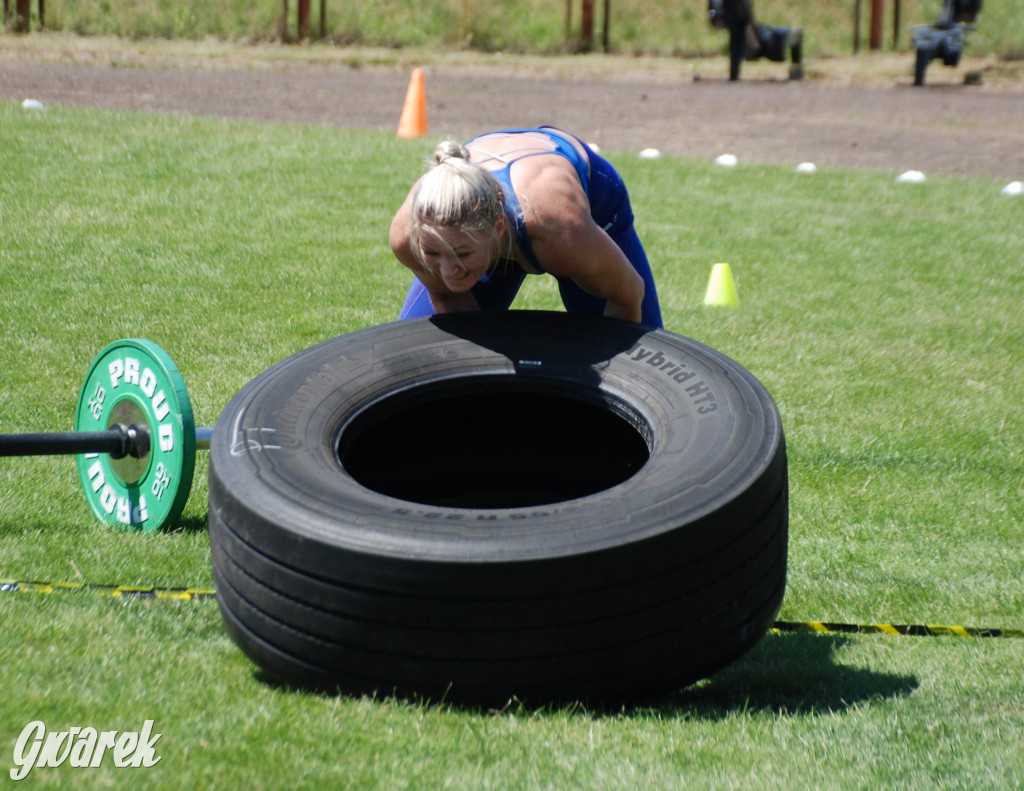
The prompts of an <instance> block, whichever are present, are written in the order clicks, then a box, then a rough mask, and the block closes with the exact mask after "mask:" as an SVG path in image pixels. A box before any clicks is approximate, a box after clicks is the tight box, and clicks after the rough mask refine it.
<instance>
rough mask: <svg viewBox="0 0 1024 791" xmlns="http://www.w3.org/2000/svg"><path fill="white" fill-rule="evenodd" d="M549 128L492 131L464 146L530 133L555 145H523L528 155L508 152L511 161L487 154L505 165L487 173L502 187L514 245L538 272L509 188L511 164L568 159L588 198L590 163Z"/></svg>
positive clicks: (574, 147)
mask: <svg viewBox="0 0 1024 791" xmlns="http://www.w3.org/2000/svg"><path fill="white" fill-rule="evenodd" d="M552 128H553V127H544V126H542V127H538V128H534V129H499V130H497V131H494V132H488V133H487V134H485V135H480V136H479V137H474V138H473V139H472V140H470V141H469V142H468V143H466V147H467V148H470V147H472V145H473V143H475V142H476V141H477V140H480V139H481V138H484V137H490V136H491V135H500V134H524V133H533V134H539V135H543V136H544V138H545V139H547V140H548V141H550V142H551V143H552V144H553V145H554V149H550V150H544V151H533V150H530V149H533V148H534V146H524V150H527V151H529V153H525V154H520V155H519V156H514V155H515V153H516V152H515V151H511V152H509V154H511V155H513V156H512V159H508V160H506V159H505V158H504V157H498V156H494V155H488V156H489V157H490V159H495V160H498V161H500V162H504V163H505V164H504V166H503V167H500V168H497V169H495V170H492V171H490V172H491V175H493V176H494V178H495V179H497V181H498V183H499V184H501V186H502V188H503V189H502V192H504V194H505V215H506V216H507V217H508V220H509V222H510V223H511V226H512V232H513V234H514V235H515V241H516V244H517V245H518V246H519V249H520V250H521V251H522V253H523V257H524V258H526V260H527V261H528V262H529V263H530V265H531V266H532V267H534V268H535V269H537V270H538V271H539V272H543V271H544V267H542V266H541V265H540V263H539V262H538V261H537V256H536V255H535V254H534V252H533V245H532V244H531V243H530V237H529V235H528V234H527V233H526V222H525V221H524V220H523V208H522V206H520V205H519V198H518V197H517V196H516V191H515V189H513V187H512V176H511V174H510V172H509V170H510V169H511V167H512V164H513V163H514V162H518V161H519V160H520V159H526V158H527V157H535V156H540V155H542V154H558V155H559V156H561V157H563V158H564V159H566V160H568V162H569V163H570V164H571V165H572V166H573V168H574V169H575V171H576V175H577V176H579V179H580V184H581V185H582V186H583V194H584V195H587V197H588V198H589V196H590V163H589V162H588V161H587V159H586V158H585V157H583V156H582V155H581V154H580V152H579V151H577V150H576V146H574V145H573V144H572V143H570V142H569V141H568V140H566V139H565V138H564V137H562V135H559V134H554V133H552V132H548V131H547V130H548V129H552ZM574 139H576V140H577V141H578V142H579V143H580V145H581V146H584V147H586V144H585V143H584V142H583V141H582V140H579V138H574ZM509 154H506V155H505V156H508V155H509ZM485 161H487V160H485Z"/></svg>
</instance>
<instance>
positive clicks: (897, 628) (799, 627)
mask: <svg viewBox="0 0 1024 791" xmlns="http://www.w3.org/2000/svg"><path fill="white" fill-rule="evenodd" d="M772 631H773V632H813V633H815V634H887V635H894V636H905V637H1024V629H988V628H978V627H973V626H941V625H938V624H920V623H913V624H894V623H865V624H852V623H828V622H825V621H776V622H775V625H774V626H773V627H772Z"/></svg>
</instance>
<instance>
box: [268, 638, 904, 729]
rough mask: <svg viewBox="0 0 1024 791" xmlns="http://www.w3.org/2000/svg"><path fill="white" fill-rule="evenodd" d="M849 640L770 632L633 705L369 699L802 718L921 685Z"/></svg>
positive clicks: (585, 713)
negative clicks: (855, 653)
mask: <svg viewBox="0 0 1024 791" xmlns="http://www.w3.org/2000/svg"><path fill="white" fill-rule="evenodd" d="M848 642H850V641H849V639H848V638H846V637H841V636H836V635H814V634H769V635H767V636H766V637H765V638H764V639H763V640H761V642H760V643H758V644H757V645H756V646H754V648H753V649H752V650H751V651H750V652H749V653H748V654H746V655H745V656H744V657H741V658H740V659H738V660H737V661H736V662H734V663H732V664H731V665H729V666H727V667H725V668H723V669H722V670H720V671H718V672H717V673H715V674H714V675H713V676H711V677H710V678H709V679H705V680H703V681H700V682H698V683H696V684H694V685H692V686H689V687H686V688H685V689H681V690H679V691H678V692H675V693H672V694H670V695H666V696H663V697H661V698H655V699H650V700H646V701H644V702H636V703H631V704H625V705H623V704H622V703H616V704H611V703H601V702H596V701H587V702H583V701H576V702H570V701H558V702H552V701H539V700H538V701H521V700H517V699H515V698H513V699H511V700H509V701H507V702H506V703H505V704H504V705H498V706H484V705H480V704H471V703H460V702H457V701H452V700H430V699H425V698H422V697H419V696H417V695H401V694H392V695H378V694H369V697H372V698H374V699H377V700H379V701H381V702H382V703H388V702H390V703H398V704H400V705H412V706H425V707H427V708H441V709H444V708H447V709H452V710H456V711H461V712H468V713H476V714H480V715H484V716H491V717H493V716H496V715H499V716H500V715H501V714H505V713H510V714H523V713H542V712H544V711H549V712H563V713H566V712H568V713H571V714H573V715H578V716H580V717H584V718H586V717H591V718H600V717H622V716H626V717H632V716H635V717H649V716H652V715H654V716H658V717H662V718H665V719H711V720H715V719H724V718H726V717H729V716H731V715H733V714H737V713H740V712H747V713H751V712H755V713H756V712H769V713H772V714H775V715H784V716H804V715H808V714H815V713H819V712H841V711H843V710H845V709H847V708H850V707H851V706H854V705H856V704H859V703H863V702H865V701H872V700H886V699H891V698H898V697H904V696H906V695H909V694H911V693H912V692H913V691H914V690H915V689H917V687H918V685H919V684H918V680H917V679H916V678H914V677H913V676H899V675H893V674H889V673H878V672H875V671H872V670H865V669H863V668H854V667H845V666H843V665H841V664H838V663H837V662H836V661H835V654H836V652H837V651H838V649H839V648H841V647H842V646H843V645H845V644H846V643H848ZM253 672H254V676H255V678H256V679H257V680H258V681H259V682H260V683H263V684H266V685H268V686H270V687H273V688H276V689H282V690H290V691H294V692H300V690H298V689H297V688H295V687H291V686H290V685H288V684H285V683H281V682H278V681H276V680H274V679H273V678H272V677H271V676H269V675H268V674H267V673H265V672H264V671H262V670H260V669H255V670H254V671H253ZM301 692H303V694H311V695H313V696H317V697H321V696H322V697H332V696H334V695H335V694H338V695H341V696H343V697H350V698H353V699H355V698H358V697H361V696H360V695H359V694H358V693H347V692H345V691H343V690H334V691H333V692H329V691H325V690H320V691H314V690H305V691H301Z"/></svg>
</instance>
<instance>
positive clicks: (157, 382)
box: [75, 338, 196, 531]
mask: <svg viewBox="0 0 1024 791" xmlns="http://www.w3.org/2000/svg"><path fill="white" fill-rule="evenodd" d="M118 423H120V424H122V425H125V426H132V425H135V426H139V427H141V428H144V429H145V430H146V431H147V432H148V435H149V438H150V442H149V449H148V451H146V452H143V453H141V454H140V458H134V457H131V456H127V457H125V458H123V459H112V458H111V457H110V456H109V455H107V454H105V453H87V454H83V455H80V456H78V457H77V459H78V477H79V480H80V481H81V483H82V490H83V491H84V492H85V498H86V500H87V501H88V502H89V507H90V508H92V511H93V513H94V514H96V516H97V517H98V518H99V520H100V521H101V522H104V523H107V524H111V525H115V526H117V527H120V528H123V529H130V528H136V529H141V530H146V531H152V530H161V529H163V528H166V527H170V526H171V525H173V524H174V522H175V520H176V519H177V518H178V517H179V516H180V515H181V512H182V510H183V509H184V507H185V502H186V501H187V500H188V496H189V492H190V491H191V488H192V473H193V471H194V470H195V462H196V426H195V420H194V418H193V416H192V402H191V401H190V400H189V397H188V392H187V391H186V390H185V381H184V380H183V379H182V377H181V373H180V372H179V371H178V367H177V366H176V365H175V364H174V362H173V361H172V360H171V358H170V357H169V356H168V355H167V353H166V352H164V350H163V349H161V348H160V347H159V346H157V345H156V344H155V343H153V342H152V341H147V340H144V339H142V338H130V339H126V340H120V341H115V342H114V343H112V344H110V345H109V346H107V348H105V349H104V350H103V351H102V352H100V353H99V355H98V356H97V357H96V359H95V360H93V363H92V365H91V366H90V368H89V373H88V375H87V376H86V378H85V383H84V385H83V386H82V392H81V393H80V394H79V396H78V409H77V411H76V413H75V430H76V431H105V430H107V429H109V428H110V427H111V426H114V425H117V424H118Z"/></svg>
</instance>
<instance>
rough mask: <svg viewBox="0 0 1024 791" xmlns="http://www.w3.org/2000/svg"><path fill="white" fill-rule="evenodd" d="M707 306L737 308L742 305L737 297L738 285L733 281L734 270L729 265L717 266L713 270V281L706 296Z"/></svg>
mask: <svg viewBox="0 0 1024 791" xmlns="http://www.w3.org/2000/svg"><path fill="white" fill-rule="evenodd" d="M704 304H705V305H724V306H728V307H736V306H737V305H739V304H740V300H739V297H737V296H736V284H735V283H733V280H732V269H731V268H730V267H729V265H728V264H715V265H714V266H713V267H712V268H711V279H710V280H708V290H707V292H706V293H705V294H704Z"/></svg>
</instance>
